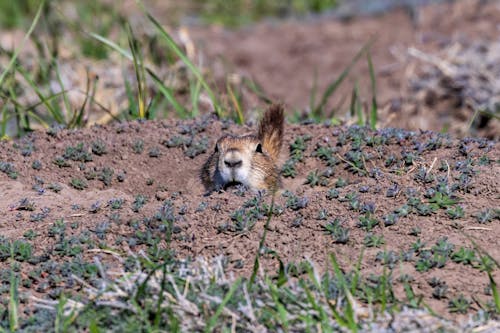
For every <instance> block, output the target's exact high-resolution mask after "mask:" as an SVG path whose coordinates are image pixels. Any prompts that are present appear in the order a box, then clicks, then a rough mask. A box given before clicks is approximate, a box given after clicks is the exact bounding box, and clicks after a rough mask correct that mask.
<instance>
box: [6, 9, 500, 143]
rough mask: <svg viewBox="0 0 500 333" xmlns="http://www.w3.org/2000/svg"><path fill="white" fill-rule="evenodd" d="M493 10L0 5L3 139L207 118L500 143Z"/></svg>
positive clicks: (499, 57) (499, 50)
mask: <svg viewBox="0 0 500 333" xmlns="http://www.w3.org/2000/svg"><path fill="white" fill-rule="evenodd" d="M499 22H500V4H499V2H498V1H484V0H482V1H481V0H463V1H444V0H442V1H439V0H434V1H431V0H363V1H362V0H351V1H349V0H311V1H306V0H274V1H264V0H234V1H223V0H207V1H202V0H189V1H157V0H156V1H155V0H148V1H143V2H138V1H132V0H124V1H107V0H90V1H73V0H66V1H62V0H47V1H40V0H20V1H8V0H0V29H1V33H0V137H3V138H10V137H17V136H22V135H24V134H26V133H28V132H30V131H33V130H36V129H49V128H51V127H54V126H62V127H67V128H78V127H83V126H90V125H92V124H96V123H97V124H104V123H108V122H111V121H125V120H134V119H141V118H144V119H163V118H179V119H184V118H191V117H204V116H205V117H206V116H216V117H219V118H221V119H228V120H230V121H234V122H236V123H241V124H243V123H253V122H255V120H256V119H258V117H259V115H260V113H261V112H262V110H263V109H264V107H265V106H266V104H267V103H269V102H271V101H282V102H284V103H285V104H286V107H287V118H288V121H289V122H292V123H304V122H305V123H307V122H320V123H329V124H334V125H337V124H339V125H340V124H347V125H352V124H358V125H362V126H370V127H372V128H383V127H401V128H406V129H411V130H433V131H439V132H443V133H449V134H450V135H452V136H457V137H463V136H484V137H488V138H491V139H498V137H499V135H500V124H499V120H498V118H499V114H500V112H499V109H500V44H499V43H500V40H499V37H498V36H499V35H500V34H499V32H500V24H499Z"/></svg>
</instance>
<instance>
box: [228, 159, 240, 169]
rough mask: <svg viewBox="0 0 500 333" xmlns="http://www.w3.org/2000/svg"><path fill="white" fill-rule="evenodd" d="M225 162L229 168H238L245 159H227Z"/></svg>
mask: <svg viewBox="0 0 500 333" xmlns="http://www.w3.org/2000/svg"><path fill="white" fill-rule="evenodd" d="M224 164H225V165H226V166H227V167H228V168H238V167H240V166H241V165H242V164H243V161H242V160H241V159H239V158H238V159H227V158H226V159H225V160H224Z"/></svg>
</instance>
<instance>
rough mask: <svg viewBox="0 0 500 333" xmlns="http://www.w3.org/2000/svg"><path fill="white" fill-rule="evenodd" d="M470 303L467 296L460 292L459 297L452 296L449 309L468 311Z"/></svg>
mask: <svg viewBox="0 0 500 333" xmlns="http://www.w3.org/2000/svg"><path fill="white" fill-rule="evenodd" d="M470 305H471V303H470V301H469V300H468V299H467V298H465V296H464V295H462V294H460V295H459V296H458V297H455V298H452V299H451V300H450V302H449V303H448V310H449V311H450V312H452V313H453V312H457V313H467V311H469V308H470Z"/></svg>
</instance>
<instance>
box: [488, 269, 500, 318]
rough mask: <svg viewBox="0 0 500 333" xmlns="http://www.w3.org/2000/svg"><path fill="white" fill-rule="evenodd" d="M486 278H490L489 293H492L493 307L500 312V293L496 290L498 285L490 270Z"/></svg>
mask: <svg viewBox="0 0 500 333" xmlns="http://www.w3.org/2000/svg"><path fill="white" fill-rule="evenodd" d="M488 279H489V280H490V289H491V294H492V295H493V302H495V307H496V310H497V313H500V293H499V292H498V285H497V283H496V282H495V279H493V275H492V274H491V272H488Z"/></svg>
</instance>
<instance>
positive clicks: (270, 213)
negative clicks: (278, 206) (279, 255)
mask: <svg viewBox="0 0 500 333" xmlns="http://www.w3.org/2000/svg"><path fill="white" fill-rule="evenodd" d="M275 196H276V192H274V193H273V197H272V200H271V207H269V211H268V212H267V219H266V224H265V225H264V231H263V232H262V237H261V238H260V241H259V248H258V250H257V253H256V254H255V260H254V264H253V269H252V275H251V276H250V280H249V281H248V289H251V288H252V286H253V284H254V283H255V279H256V278H257V272H258V271H259V266H260V264H259V258H260V254H261V252H262V249H263V248H264V243H265V242H266V236H267V230H268V228H269V223H270V222H271V219H272V217H273V209H274V199H275Z"/></svg>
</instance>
